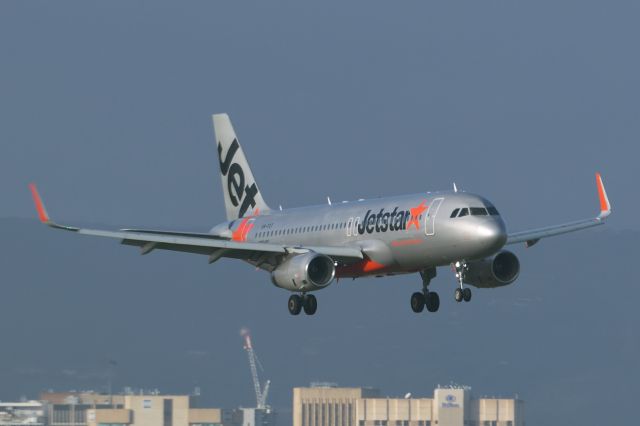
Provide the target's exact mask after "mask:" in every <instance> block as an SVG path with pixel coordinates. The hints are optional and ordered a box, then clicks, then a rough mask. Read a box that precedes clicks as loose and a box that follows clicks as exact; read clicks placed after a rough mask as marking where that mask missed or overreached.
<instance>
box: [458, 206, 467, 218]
mask: <svg viewBox="0 0 640 426" xmlns="http://www.w3.org/2000/svg"><path fill="white" fill-rule="evenodd" d="M468 214H469V209H468V208H466V207H465V208H464V209H461V210H460V214H459V215H458V217H462V216H467V215H468Z"/></svg>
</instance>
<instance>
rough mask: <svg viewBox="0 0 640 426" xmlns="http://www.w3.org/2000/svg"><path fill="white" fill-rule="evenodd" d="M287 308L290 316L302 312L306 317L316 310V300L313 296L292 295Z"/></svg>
mask: <svg viewBox="0 0 640 426" xmlns="http://www.w3.org/2000/svg"><path fill="white" fill-rule="evenodd" d="M288 307H289V313H290V314H291V315H298V314H299V313H300V311H302V310H304V313H305V314H307V315H313V314H315V313H316V311H317V310H318V300H317V299H316V297H315V296H314V295H313V294H301V295H298V294H292V295H291V296H290V297H289V303H288Z"/></svg>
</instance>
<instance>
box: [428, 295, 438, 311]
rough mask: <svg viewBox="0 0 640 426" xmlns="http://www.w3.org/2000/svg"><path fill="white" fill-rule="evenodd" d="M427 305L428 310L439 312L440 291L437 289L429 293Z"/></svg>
mask: <svg viewBox="0 0 640 426" xmlns="http://www.w3.org/2000/svg"><path fill="white" fill-rule="evenodd" d="M425 305H426V306H427V311H429V312H438V309H440V296H439V295H438V293H436V292H435V291H430V292H429V293H427V297H426V302H425Z"/></svg>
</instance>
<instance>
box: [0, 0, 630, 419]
mask: <svg viewBox="0 0 640 426" xmlns="http://www.w3.org/2000/svg"><path fill="white" fill-rule="evenodd" d="M301 3H304V4H301ZM639 12H640V5H638V3H637V2H633V1H629V2H596V1H579V2H578V1H576V2H562V1H561V2H558V1H537V2H527V3H525V2H500V1H469V2H449V1H430V2H424V1H421V2H376V1H362V2H333V1H324V2H316V4H307V3H306V2H293V1H291V2H273V1H270V2H253V3H245V2H243V3H242V4H239V2H215V1H201V2H164V1H147V2H130V1H122V2H118V1H109V2H100V3H94V2H86V1H78V2H21V1H3V2H0V147H1V148H0V194H2V200H3V203H2V204H1V205H0V218H6V217H20V218H34V217H35V214H34V212H33V207H32V203H31V199H30V197H29V194H28V191H27V187H26V185H27V183H28V182H30V181H36V182H37V183H38V184H39V187H40V190H41V193H42V195H43V196H44V198H45V201H46V202H47V207H48V209H49V212H50V213H51V214H52V215H53V216H54V218H56V219H58V220H60V221H70V222H74V221H81V222H85V223H86V222H94V223H100V224H106V225H108V226H113V227H118V226H150V227H173V228H175V227H182V228H187V229H193V228H196V229H205V228H206V227H208V226H211V225H213V224H215V223H216V222H218V221H221V220H223V219H224V206H223V201H222V194H221V191H220V181H219V174H218V169H217V159H216V156H215V155H216V154H215V148H214V144H213V131H212V126H211V119H210V115H211V114H212V113H215V112H227V113H229V114H230V115H231V119H232V120H233V123H234V125H235V127H236V131H237V133H238V135H239V138H240V141H241V143H242V144H243V147H244V150H245V153H246V154H247V157H248V159H249V161H250V163H251V165H252V169H253V172H254V175H255V176H256V179H257V181H258V183H259V185H260V187H261V191H262V192H263V195H264V196H265V198H266V201H267V202H268V203H270V204H271V205H272V206H277V205H278V204H282V205H284V206H285V207H286V206H298V205H304V204H311V203H324V202H325V197H326V195H330V196H331V197H332V198H333V199H335V200H341V199H355V198H360V197H373V196H378V195H392V194H397V193H408V192H417V191H423V190H437V189H448V188H450V187H451V184H452V182H453V181H455V182H457V183H458V185H459V186H460V187H462V188H464V189H465V190H469V191H473V192H478V193H481V194H483V195H486V196H487V197H488V198H489V199H491V200H492V201H493V202H494V203H495V204H496V205H497V207H498V208H499V209H500V210H501V213H502V214H503V215H504V216H505V217H506V219H507V221H508V224H509V225H510V228H512V229H516V228H518V229H520V228H525V227H528V226H537V225H546V224H551V223H555V222H558V221H562V220H572V219H578V218H582V217H587V216H589V215H592V214H594V213H595V212H596V210H597V206H598V204H597V195H596V188H595V181H594V172H595V171H600V172H602V174H603V177H604V179H605V184H606V187H607V190H608V192H609V197H610V199H611V201H612V204H613V208H614V214H613V215H612V216H611V220H610V222H609V225H608V226H609V228H610V229H609V230H608V231H605V230H602V229H600V230H594V231H587V232H585V233H584V234H580V235H576V236H570V237H566V238H564V237H560V238H559V239H557V240H553V242H552V241H551V240H550V241H549V242H548V243H547V242H545V243H544V244H543V243H541V244H540V245H539V246H536V247H535V249H531V250H527V251H524V250H521V249H519V251H518V255H519V256H521V260H522V262H523V275H522V278H521V279H520V280H519V281H518V282H517V284H515V285H514V286H511V287H508V288H505V289H502V290H495V291H490V290H488V291H486V292H482V291H480V290H479V291H477V292H475V293H474V302H475V303H471V304H469V305H468V306H456V305H455V304H454V302H453V300H452V296H451V295H450V294H449V290H450V291H451V293H452V291H453V282H454V280H453V277H452V276H451V275H450V274H448V273H447V271H446V270H444V269H443V270H442V271H440V273H439V276H438V278H437V281H436V283H435V285H436V288H437V290H438V291H440V293H441V297H442V300H443V306H442V308H441V312H439V314H438V315H435V316H431V317H426V316H421V317H416V316H415V315H414V314H412V313H411V312H409V306H408V297H409V295H410V293H411V292H412V291H414V290H415V289H416V288H417V285H418V281H417V279H418V278H417V277H413V276H411V277H409V276H407V277H397V278H392V279H387V280H373V279H372V280H357V281H355V282H353V283H344V284H343V282H341V283H340V285H339V286H337V287H338V288H333V287H332V288H329V289H327V290H326V292H322V294H319V298H320V303H321V304H320V310H319V312H318V316H317V317H314V318H313V320H311V319H309V318H306V319H303V318H301V319H300V321H298V320H295V321H292V318H290V317H289V314H288V313H287V312H286V309H285V303H286V296H287V295H286V294H285V293H284V292H281V291H278V290H276V289H274V288H273V287H272V286H271V285H270V284H269V283H268V277H267V276H266V275H265V274H259V273H257V272H254V271H253V270H252V268H250V267H247V266H246V265H244V264H242V263H240V262H232V261H222V262H220V263H219V264H216V265H213V266H209V265H207V264H206V261H205V260H204V259H203V258H201V257H198V256H186V255H179V254H172V253H154V254H153V255H152V256H147V257H145V258H140V257H139V256H137V254H136V252H135V250H133V249H131V248H124V247H120V246H118V244H116V243H114V242H111V241H95V240H91V239H86V238H85V239H82V238H80V239H78V238H76V236H74V235H65V234H63V233H55V232H54V231H52V230H47V229H43V228H41V227H37V226H36V225H35V223H33V224H30V223H29V222H26V221H19V220H3V221H2V222H1V223H0V225H1V226H0V232H1V237H2V238H3V241H6V242H7V243H6V244H3V245H2V250H3V251H2V254H1V255H0V271H2V275H1V277H2V278H1V281H2V284H1V285H2V288H3V299H4V300H5V301H9V302H8V303H7V302H5V305H4V306H3V308H2V309H0V331H1V332H2V336H3V339H4V340H3V342H11V344H10V345H9V344H4V343H3V350H2V351H0V365H2V366H3V367H2V368H0V398H2V399H6V398H9V397H11V396H12V395H14V396H17V395H15V393H16V391H17V390H19V391H21V392H28V391H31V389H40V388H41V387H42V386H45V385H46V384H48V383H52V386H57V387H61V388H64V387H82V386H85V385H86V387H94V388H95V387H98V386H100V385H101V384H102V382H103V381H101V380H100V379H99V377H97V376H96V375H98V376H99V374H100V371H101V368H102V365H103V359H104V357H111V356H113V357H115V358H117V359H118V360H119V367H118V368H119V373H118V374H119V377H118V378H117V380H116V382H117V383H116V384H117V385H118V386H123V385H127V384H130V385H139V386H159V387H161V388H162V389H164V390H168V391H188V390H190V388H191V387H192V386H195V385H202V386H203V388H204V389H205V390H206V391H207V392H208V394H207V395H208V398H210V400H212V401H214V402H216V403H220V404H225V405H229V404H235V403H238V402H241V403H244V404H249V403H251V397H252V396H251V388H250V386H249V375H248V368H247V366H246V360H245V358H244V354H243V353H242V352H241V347H240V346H241V342H240V337H239V335H238V334H237V333H238V330H239V329H240V327H242V326H245V325H246V326H249V327H250V328H252V329H254V330H255V334H256V336H255V339H254V341H255V342H256V345H257V347H258V351H259V355H260V357H261V358H262V360H263V362H264V364H265V367H267V369H268V371H269V375H270V376H271V378H272V379H273V402H274V404H276V406H280V407H281V406H285V405H287V404H288V403H289V398H290V393H289V388H290V386H294V385H305V384H307V383H308V382H309V381H310V380H315V379H320V380H335V381H339V382H341V383H343V384H347V385H358V384H364V385H374V386H379V387H381V388H382V389H383V391H384V393H389V394H394V395H402V394H404V393H405V392H407V391H412V392H414V394H418V395H420V394H426V393H427V392H430V391H431V389H432V387H433V385H435V384H437V383H443V382H445V381H448V380H456V381H459V382H465V383H468V384H471V385H474V386H475V387H476V388H477V389H478V390H479V392H487V393H492V392H493V393H511V392H520V393H521V394H522V395H523V397H524V398H525V399H527V403H528V404H529V405H528V406H527V407H528V410H530V411H528V413H531V417H529V419H531V420H532V424H535V423H536V422H537V423H538V424H540V421H542V420H543V419H548V418H550V419H551V420H552V423H554V424H563V423H567V422H573V421H575V420H576V417H575V416H576V413H581V416H582V417H579V418H578V419H577V420H579V421H576V423H579V422H582V423H583V424H601V423H603V422H605V423H606V422H610V423H611V424H614V423H616V422H615V421H614V420H615V419H611V418H604V417H602V416H604V414H603V412H602V411H601V410H600V409H599V408H598V409H594V407H596V408H597V407H600V406H601V405H600V404H604V405H606V406H608V407H616V408H617V409H618V412H617V415H618V416H619V418H618V419H617V420H623V419H626V418H627V417H626V416H627V415H629V414H630V413H635V411H633V410H634V409H635V408H634V407H635V401H632V393H629V394H628V393H624V394H623V395H620V394H617V393H607V392H606V390H604V391H603V389H602V388H601V387H607V388H609V389H610V388H614V389H629V388H631V386H634V385H635V383H637V382H638V380H639V379H640V377H638V372H637V371H638V370H637V365H636V364H637V362H636V360H637V358H638V354H639V353H640V348H639V347H638V341H639V340H638V334H637V330H635V328H634V325H635V324H637V323H638V313H637V309H635V304H634V303H635V301H634V295H636V296H637V293H638V291H637V288H636V287H634V286H632V285H631V284H630V283H632V282H634V281H633V280H634V277H632V276H631V273H632V270H631V268H630V265H629V264H626V260H629V261H630V262H635V260H634V256H635V255H634V253H633V251H634V250H636V249H637V239H638V233H637V232H633V233H630V234H628V235H624V234H622V231H623V230H634V231H640V225H639V222H638V221H637V219H636V214H635V213H636V210H637V208H638V201H637V197H636V196H635V195H634V194H635V192H636V189H637V181H638V168H637V165H636V163H637V156H638V148H637V146H638V144H637V142H638V140H640V138H639V136H640V104H639V102H638V99H640V85H639V84H638V76H640V56H639V55H638V53H637V52H638V48H637V41H638V40H640V26H638V22H640V19H639V18H640V13H639ZM597 249H600V250H601V251H602V252H601V253H599V252H598V250H597ZM616 251H619V253H622V255H620V254H619V253H616ZM602 253H604V254H602ZM601 254H602V255H601ZM36 262H37V263H36ZM33 265H37V266H38V267H37V268H36V267H33ZM447 296H450V297H447ZM354 304H357V306H355V307H354ZM25 306H26V307H27V312H25ZM399 330H401V332H399ZM487 332H488V334H489V336H490V337H489V338H487V339H483V338H482V336H484V335H485V334H483V333H487ZM167 335H168V336H171V340H170V341H169V342H167ZM34 336H37V337H34ZM79 341H81V342H83V343H82V344H81V345H79V344H78V342H79ZM334 347H338V348H340V350H333V349H332V348H334ZM71 348H72V349H71ZM43 354H44V355H43ZM149 359H152V360H153V362H149V361H148V360H149ZM397 365H403V366H404V367H405V368H403V369H398V368H396V366H397ZM65 371H66V372H65ZM203 372H204V373H203ZM603 393H605V395H602V394H603ZM602 398H604V399H602ZM603 401H604V402H603ZM581 410H582V411H581ZM529 419H528V420H529ZM618 424H620V422H618Z"/></svg>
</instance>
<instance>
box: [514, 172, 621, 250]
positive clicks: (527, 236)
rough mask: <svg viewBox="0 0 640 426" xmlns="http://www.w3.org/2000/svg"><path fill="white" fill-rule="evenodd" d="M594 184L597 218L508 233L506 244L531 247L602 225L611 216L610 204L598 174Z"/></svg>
mask: <svg viewBox="0 0 640 426" xmlns="http://www.w3.org/2000/svg"><path fill="white" fill-rule="evenodd" d="M596 184H597V186H598V197H599V199H600V214H599V215H598V216H596V217H594V218H591V219H584V220H578V221H575V222H569V223H564V224H561V225H553V226H547V227H544V228H537V229H530V230H526V231H519V232H514V233H510V234H509V236H508V237H507V244H515V243H522V242H524V243H525V245H526V246H527V247H531V246H532V245H534V244H535V243H537V242H538V241H539V240H540V239H541V238H547V237H553V236H554V235H561V234H566V233H568V232H574V231H580V230H582V229H586V228H591V227H594V226H598V225H602V224H604V220H605V218H606V217H607V216H609V215H610V214H611V204H610V203H609V198H608V197H607V192H606V190H605V189H604V184H603V183H602V177H601V176H600V173H596Z"/></svg>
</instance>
